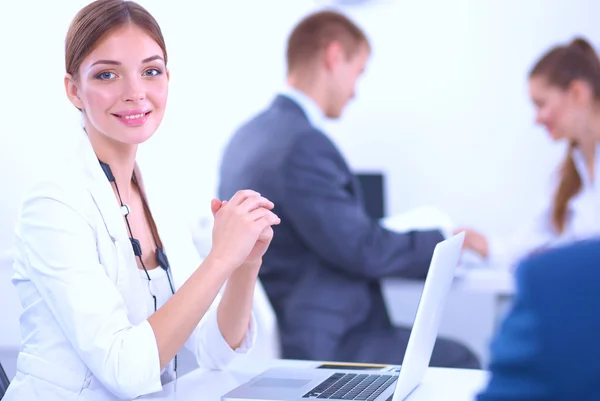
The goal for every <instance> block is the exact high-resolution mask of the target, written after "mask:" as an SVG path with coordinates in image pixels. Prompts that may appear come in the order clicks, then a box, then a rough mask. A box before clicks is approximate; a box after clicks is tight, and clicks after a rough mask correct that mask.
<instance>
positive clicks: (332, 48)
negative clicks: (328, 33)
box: [323, 40, 344, 71]
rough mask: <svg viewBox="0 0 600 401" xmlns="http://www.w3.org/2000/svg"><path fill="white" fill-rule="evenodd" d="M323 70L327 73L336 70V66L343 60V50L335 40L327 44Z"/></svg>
mask: <svg viewBox="0 0 600 401" xmlns="http://www.w3.org/2000/svg"><path fill="white" fill-rule="evenodd" d="M323 53H324V61H325V68H326V69H327V70H329V71H331V70H333V69H335V68H336V66H337V65H338V64H339V63H340V62H342V61H343V60H344V48H343V47H342V44H341V43H340V42H338V41H337V40H334V41H333V42H331V43H329V44H328V45H327V46H326V47H325V49H324V51H323Z"/></svg>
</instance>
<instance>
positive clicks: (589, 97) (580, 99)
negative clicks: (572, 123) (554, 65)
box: [567, 79, 594, 105]
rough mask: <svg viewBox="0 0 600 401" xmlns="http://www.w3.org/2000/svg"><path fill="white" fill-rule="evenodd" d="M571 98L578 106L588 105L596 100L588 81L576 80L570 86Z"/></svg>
mask: <svg viewBox="0 0 600 401" xmlns="http://www.w3.org/2000/svg"><path fill="white" fill-rule="evenodd" d="M567 91H568V93H569V97H570V98H571V99H572V100H573V102H574V103H575V104H577V105H588V104H590V103H592V101H593V100H594V93H593V90H592V87H591V86H590V84H589V83H587V82H586V81H583V80H581V79H576V80H574V81H573V82H571V84H570V85H569V88H568V89H567Z"/></svg>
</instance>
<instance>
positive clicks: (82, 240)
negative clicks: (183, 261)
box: [19, 188, 255, 399]
mask: <svg viewBox="0 0 600 401" xmlns="http://www.w3.org/2000/svg"><path fill="white" fill-rule="evenodd" d="M43 192H44V193H43V194H41V195H40V194H38V195H37V196H34V197H32V198H30V199H28V200H27V201H26V202H25V203H24V205H23V209H22V216H21V219H20V226H19V235H20V238H21V243H20V247H21V249H20V250H21V254H22V257H23V259H24V265H25V270H26V273H27V276H28V277H29V278H30V280H31V281H32V283H33V284H34V285H35V287H36V289H37V290H38V291H39V293H40V295H41V296H42V298H43V299H44V302H45V303H46V304H47V305H48V308H49V309H50V311H51V312H52V314H53V315H54V317H55V319H56V320H57V322H58V324H59V325H60V327H61V328H62V329H63V331H64V333H65V335H66V336H67V338H68V339H69V341H70V343H71V345H72V346H73V348H74V349H75V351H76V352H77V353H78V354H79V356H80V357H81V359H82V360H83V361H84V363H85V364H86V366H87V367H88V368H89V369H90V370H91V372H92V373H93V374H94V376H96V377H97V378H98V380H99V381H100V382H101V383H102V384H103V385H104V386H105V387H107V388H108V389H109V390H110V391H111V392H112V393H113V394H115V395H117V396H119V397H121V398H128V399H132V398H136V397H138V396H140V395H143V394H148V393H152V392H156V391H159V390H160V389H161V388H162V386H161V382H160V371H161V369H162V368H163V367H164V366H165V365H166V364H167V362H168V361H170V360H171V359H172V358H173V357H174V355H175V353H176V352H177V351H178V350H179V349H180V348H181V347H182V346H183V344H184V342H185V341H186V340H187V338H188V337H189V335H190V334H191V332H192V331H193V330H194V329H195V328H196V327H197V326H198V324H199V322H200V320H201V318H202V317H203V316H204V315H205V313H206V311H207V310H208V308H209V307H210V305H211V303H212V301H213V299H214V298H215V296H216V295H217V293H218V292H219V289H220V288H221V287H222V286H223V285H224V283H225V280H226V279H227V276H228V275H229V274H230V272H231V271H232V270H233V269H231V268H229V267H228V266H229V265H231V266H233V265H235V264H233V263H231V260H228V261H225V259H221V258H214V259H213V258H210V257H209V258H207V260H205V261H204V262H203V263H202V265H201V266H200V267H199V268H198V269H197V270H196V271H195V272H194V273H193V274H192V275H191V276H190V278H189V279H188V280H187V281H186V282H185V283H184V284H183V285H182V286H181V288H180V289H179V290H178V291H177V292H176V293H175V295H173V297H172V298H171V299H170V300H169V301H167V303H166V304H165V305H163V307H161V308H160V309H159V310H158V311H157V312H155V313H154V314H153V315H152V316H150V318H149V319H148V320H144V321H142V322H140V323H137V324H133V323H132V322H130V321H129V318H128V310H127V307H126V306H125V303H124V300H123V298H122V296H121V293H120V292H119V290H118V289H117V287H116V285H115V284H114V283H113V282H112V281H111V280H110V279H109V277H108V276H107V275H106V273H105V270H104V268H103V266H102V265H100V263H99V258H98V250H97V248H96V247H97V244H96V233H95V232H94V228H93V226H92V225H90V224H89V223H88V222H87V221H86V219H85V218H84V217H83V215H84V214H82V213H80V212H78V211H77V210H76V208H74V207H72V206H70V205H68V204H67V203H66V202H64V201H62V200H61V199H64V198H66V197H65V193H64V190H62V189H57V188H47V189H46V190H45V191H43ZM48 193H50V194H52V195H54V196H53V197H49V196H48ZM69 195H70V196H68V198H69V199H70V198H72V197H74V198H75V199H76V202H74V204H79V205H81V204H89V201H87V202H86V197H85V196H77V195H76V194H72V193H69ZM234 210H235V209H234ZM240 214H241V213H240ZM221 220H223V219H221ZM230 220H234V221H233V224H229V225H228V223H231V221H230V222H227V221H226V222H225V224H222V226H223V225H224V226H225V229H224V230H221V232H220V233H219V236H220V237H221V238H227V237H228V236H227V235H223V234H232V233H235V234H236V235H229V237H235V238H234V239H233V240H232V241H234V243H235V244H238V245H239V244H240V243H242V242H243V241H242V239H243V238H242V237H243V234H244V231H246V232H247V231H248V230H245V229H244V228H245V227H247V226H246V225H244V224H237V225H236V224H235V223H236V219H235V218H234V219H230ZM237 221H239V219H237ZM254 223H255V222H254ZM249 224H250V223H249ZM250 225H251V224H250ZM251 237H252V236H250V241H249V242H250V244H251V243H253V242H254V241H255V240H254V241H252V239H251ZM219 242H220V243H221V244H223V241H222V240H221V241H219ZM242 245H243V244H242ZM122 246H124V245H122ZM225 249H229V250H230V251H231V252H230V253H229V254H227V255H228V256H229V255H236V254H238V253H239V252H236V250H235V249H233V248H232V246H229V247H227V244H225ZM222 251H223V249H222V250H221V252H220V253H218V255H223V254H224V253H223V252H222ZM242 254H243V253H242ZM238 257H239V255H238Z"/></svg>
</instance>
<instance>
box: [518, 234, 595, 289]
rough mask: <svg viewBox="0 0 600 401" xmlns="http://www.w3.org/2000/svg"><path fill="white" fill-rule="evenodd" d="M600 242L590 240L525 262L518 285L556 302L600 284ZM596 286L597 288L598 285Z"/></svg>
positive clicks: (545, 252)
mask: <svg viewBox="0 0 600 401" xmlns="http://www.w3.org/2000/svg"><path fill="white" fill-rule="evenodd" d="M599 264H600V239H589V240H584V241H579V242H576V243H572V244H569V245H565V246H561V247H556V248H552V249H549V250H546V251H544V252H542V253H540V254H538V255H534V256H531V257H529V258H527V259H525V260H524V261H522V262H521V264H520V265H519V267H518V268H517V271H516V275H517V282H518V284H519V285H520V286H526V287H527V288H529V289H530V290H532V291H534V292H536V293H537V294H538V295H539V296H540V297H547V298H549V299H552V298H555V297H556V294H557V291H560V293H562V294H568V293H569V292H570V291H572V292H573V293H578V292H580V291H583V290H585V289H586V287H587V286H588V285H589V283H590V281H591V282H593V283H597V282H598V281H600V269H598V268H597V266H598V265H599ZM594 286H595V284H594Z"/></svg>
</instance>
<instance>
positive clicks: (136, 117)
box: [113, 110, 151, 127]
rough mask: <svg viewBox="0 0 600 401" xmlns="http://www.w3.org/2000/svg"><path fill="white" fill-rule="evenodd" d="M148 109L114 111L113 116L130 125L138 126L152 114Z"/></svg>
mask: <svg viewBox="0 0 600 401" xmlns="http://www.w3.org/2000/svg"><path fill="white" fill-rule="evenodd" d="M150 113H151V112H150V111H147V110H128V111H123V112H119V113H113V116H114V117H116V118H117V120H119V121H120V122H122V123H123V124H125V125H127V126H128V127H137V126H140V125H143V124H144V123H145V122H146V121H147V120H148V116H149V115H150Z"/></svg>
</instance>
